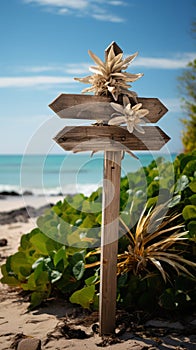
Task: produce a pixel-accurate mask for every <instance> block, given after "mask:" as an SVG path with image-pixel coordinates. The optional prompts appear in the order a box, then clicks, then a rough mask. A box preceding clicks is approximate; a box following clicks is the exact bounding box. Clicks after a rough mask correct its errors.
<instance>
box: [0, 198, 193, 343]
mask: <svg viewBox="0 0 196 350" xmlns="http://www.w3.org/2000/svg"><path fill="white" fill-rule="evenodd" d="M56 199H57V198H52V197H51V198H48V199H47V200H49V202H50V203H51V200H52V201H53V202H54V203H55V201H56ZM58 199H59V198H58ZM32 201H34V204H33V205H35V206H37V207H38V206H40V205H44V204H46V203H45V199H44V201H43V200H41V199H39V201H37V202H36V200H35V199H32ZM32 201H31V204H30V205H32ZM0 204H1V212H2V211H9V210H13V209H18V208H19V207H20V205H21V206H24V203H23V204H22V198H15V199H13V198H12V199H11V198H8V199H3V200H1V203H0ZM2 208H3V210H2ZM35 225H36V219H35V218H33V219H31V218H30V219H29V220H28V221H27V222H15V223H10V224H5V225H2V226H1V227H0V239H2V238H5V239H7V245H6V246H4V247H0V264H1V265H2V264H3V263H4V262H5V259H6V257H8V256H9V255H10V254H12V253H15V252H16V251H17V248H18V246H19V242H20V237H21V235H22V234H25V233H27V232H29V231H30V230H31V229H33V228H35V227H36V226H35ZM0 302H1V308H0V350H7V349H17V343H18V342H19V341H20V340H21V338H22V337H31V338H32V337H33V338H37V339H40V340H41V344H42V345H41V349H42V350H46V349H51V350H60V349H62V350H63V349H72V350H95V349H96V350H97V349H98V348H99V347H98V345H99V344H100V343H101V342H102V339H101V338H100V337H99V335H98V334H93V332H92V324H93V322H96V321H97V319H98V314H97V313H94V314H93V315H90V314H88V313H87V314H85V313H83V312H82V311H81V308H77V307H74V306H73V305H71V304H70V303H68V302H67V301H64V300H63V299H57V300H54V299H53V300H52V299H51V300H50V301H48V302H47V303H45V304H44V305H43V306H42V307H39V308H37V310H35V311H31V312H27V308H28V305H29V303H28V301H27V300H26V297H24V295H23V294H22V293H21V291H20V290H17V289H12V288H9V287H8V286H6V285H2V284H0ZM156 322H157V327H158V328H157V332H159V326H160V324H159V323H158V321H156V320H155V323H156ZM192 322H193V321H192ZM71 323H72V327H73V325H74V327H75V328H79V329H81V330H84V331H85V332H86V334H88V335H89V338H87V339H68V335H65V334H64V335H62V332H60V330H59V329H61V328H62V327H61V326H62V325H65V324H71ZM169 325H170V323H169V322H165V326H164V327H166V328H167V327H168V328H169ZM164 327H163V325H162V328H164ZM174 327H176V332H175V330H174V329H173V330H172V331H171V332H167V335H161V333H160V336H157V337H155V336H150V335H148V336H147V335H146V334H142V332H141V334H140V335H138V334H135V332H132V331H131V330H130V331H129V332H128V331H126V332H125V333H124V334H123V335H122V336H121V337H120V342H118V343H115V342H114V344H112V345H108V346H107V348H106V349H112V350H117V349H118V350H130V349H133V350H146V349H149V350H155V349H160V350H172V349H177V350H184V349H189V350H193V349H195V346H196V343H195V341H196V339H195V337H194V336H193V335H188V336H187V335H183V328H182V329H181V331H180V332H179V329H180V327H184V326H183V325H182V324H180V322H177V323H176V324H175V325H174ZM170 328H171V327H170ZM184 329H185V328H184ZM17 339H18V340H17ZM112 341H113V340H112ZM14 342H15V345H14ZM110 344H111V342H110Z"/></svg>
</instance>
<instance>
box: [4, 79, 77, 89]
mask: <svg viewBox="0 0 196 350" xmlns="http://www.w3.org/2000/svg"><path fill="white" fill-rule="evenodd" d="M70 83H73V78H71V77H55V76H33V77H0V88H11V87H14V88H16V87H35V86H43V85H59V84H70Z"/></svg>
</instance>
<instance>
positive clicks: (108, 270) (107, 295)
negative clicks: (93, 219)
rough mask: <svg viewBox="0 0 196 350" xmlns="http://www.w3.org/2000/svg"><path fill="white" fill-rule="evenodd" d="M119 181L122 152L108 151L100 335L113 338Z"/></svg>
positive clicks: (101, 272) (104, 196) (104, 184)
mask: <svg viewBox="0 0 196 350" xmlns="http://www.w3.org/2000/svg"><path fill="white" fill-rule="evenodd" d="M120 177H121V152H109V151H106V152H105V154H104V182H103V200H102V234H101V264H100V267H101V271H100V298H99V323H100V335H107V334H112V333H114V330H115V313H116V286H117V278H116V269H117V254H118V230H119V204H120Z"/></svg>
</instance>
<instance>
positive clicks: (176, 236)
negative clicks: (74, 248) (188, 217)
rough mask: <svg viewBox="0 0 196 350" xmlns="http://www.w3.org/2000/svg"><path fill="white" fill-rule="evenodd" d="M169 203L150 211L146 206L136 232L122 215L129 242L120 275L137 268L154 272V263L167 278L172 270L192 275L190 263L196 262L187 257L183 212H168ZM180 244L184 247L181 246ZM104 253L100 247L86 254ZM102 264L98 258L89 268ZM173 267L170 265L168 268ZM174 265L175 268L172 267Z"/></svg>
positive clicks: (139, 271) (140, 272)
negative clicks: (184, 248) (181, 221)
mask: <svg viewBox="0 0 196 350" xmlns="http://www.w3.org/2000/svg"><path fill="white" fill-rule="evenodd" d="M165 212H166V205H164V204H163V205H159V206H157V207H155V208H154V209H152V208H151V209H150V210H149V211H148V212H147V214H146V207H145V208H144V209H143V211H142V213H141V215H140V218H139V220H138V223H137V226H136V230H135V233H133V232H131V230H130V229H129V227H128V226H127V225H126V224H125V223H124V221H123V220H122V219H121V218H120V224H121V230H123V233H124V234H126V236H127V238H128V240H129V245H128V247H127V251H125V252H124V253H121V254H118V260H117V275H120V274H124V273H127V272H130V271H131V272H133V273H134V274H136V275H141V276H143V277H145V276H148V275H149V276H150V275H151V273H152V267H153V266H154V267H155V268H156V269H157V270H158V271H159V272H160V274H161V276H162V278H163V279H164V281H165V282H166V280H167V279H169V276H170V273H171V271H172V270H175V271H176V273H177V274H180V273H184V274H186V275H189V276H191V277H194V276H193V274H192V273H191V272H190V271H189V270H188V269H187V267H186V266H190V267H192V268H195V267H196V264H195V263H194V262H192V261H190V260H187V259H185V258H184V257H183V255H182V254H183V250H182V247H183V245H184V244H185V243H184V241H186V240H187V239H188V237H187V233H188V232H187V231H185V230H184V225H183V224H182V223H180V224H178V223H177V224H176V223H175V222H176V221H179V219H180V216H181V214H175V213H173V214H171V215H169V216H167V215H165ZM179 247H180V248H179ZM94 254H100V249H97V250H95V251H94V252H90V253H88V254H87V256H86V257H89V256H91V255H94ZM98 264H100V262H98V261H96V262H95V263H92V264H86V268H89V267H94V266H97V265H98ZM168 267H169V269H168ZM171 268H172V270H171Z"/></svg>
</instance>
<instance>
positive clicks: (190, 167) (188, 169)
mask: <svg viewBox="0 0 196 350" xmlns="http://www.w3.org/2000/svg"><path fill="white" fill-rule="evenodd" d="M195 169H196V159H195V160H191V161H190V162H188V163H187V164H186V166H185V168H184V170H183V174H186V175H187V176H193V175H194V172H195Z"/></svg>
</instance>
